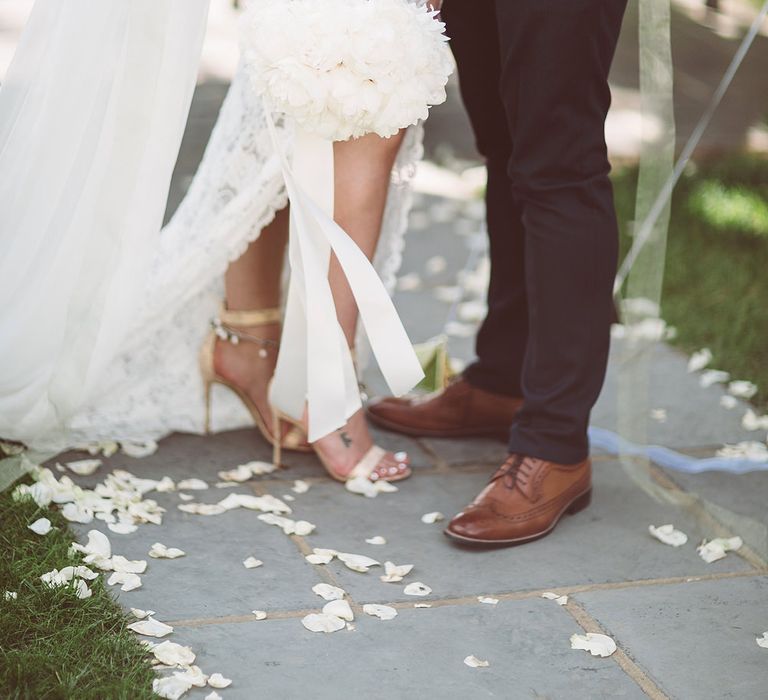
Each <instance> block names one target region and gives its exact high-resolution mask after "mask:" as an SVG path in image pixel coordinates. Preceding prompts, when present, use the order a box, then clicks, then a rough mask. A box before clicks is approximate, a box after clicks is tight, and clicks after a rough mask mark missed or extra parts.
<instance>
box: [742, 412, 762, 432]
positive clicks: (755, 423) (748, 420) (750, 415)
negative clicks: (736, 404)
mask: <svg viewBox="0 0 768 700" xmlns="http://www.w3.org/2000/svg"><path fill="white" fill-rule="evenodd" d="M741 427H742V428H744V430H750V431H752V430H768V415H765V416H758V415H757V413H755V412H754V411H753V410H752V409H751V408H750V409H749V410H748V411H747V412H746V413H745V414H744V417H743V418H742V419H741Z"/></svg>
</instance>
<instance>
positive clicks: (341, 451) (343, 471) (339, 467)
mask: <svg viewBox="0 0 768 700" xmlns="http://www.w3.org/2000/svg"><path fill="white" fill-rule="evenodd" d="M312 447H313V448H314V449H315V452H316V453H317V455H318V457H319V458H320V460H321V461H322V462H323V464H324V466H325V468H326V469H327V470H328V472H329V473H330V474H331V476H333V477H334V478H336V479H339V480H340V481H346V480H347V479H349V478H350V476H351V475H352V472H353V471H356V468H357V467H361V466H363V463H364V462H366V461H367V460H369V459H375V460H376V461H375V462H374V464H372V465H367V466H370V467H371V468H372V469H373V470H372V471H370V476H369V477H368V478H369V479H371V480H372V481H377V480H379V479H383V480H385V481H401V480H402V479H407V478H408V477H409V476H411V473H412V472H411V468H410V467H409V466H408V455H406V454H405V452H397V453H392V452H386V451H385V450H382V449H380V448H379V449H374V450H372V449H371V448H373V447H374V443H373V438H372V437H371V433H370V431H369V429H368V423H367V421H366V418H365V412H364V411H362V410H360V411H358V412H357V413H355V415H353V416H352V417H351V418H350V419H349V421H348V422H347V424H346V425H345V426H344V427H343V428H341V429H340V430H337V431H336V432H334V433H331V434H330V435H326V436H325V437H324V438H321V439H320V440H318V441H317V442H313V443H312ZM365 469H366V468H365V467H363V470H365Z"/></svg>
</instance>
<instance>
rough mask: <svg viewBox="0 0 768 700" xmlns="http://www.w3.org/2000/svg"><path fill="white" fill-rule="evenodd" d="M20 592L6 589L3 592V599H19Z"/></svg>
mask: <svg viewBox="0 0 768 700" xmlns="http://www.w3.org/2000/svg"><path fill="white" fill-rule="evenodd" d="M18 598H19V594H18V593H17V592H16V591H6V592H5V593H3V600H18Z"/></svg>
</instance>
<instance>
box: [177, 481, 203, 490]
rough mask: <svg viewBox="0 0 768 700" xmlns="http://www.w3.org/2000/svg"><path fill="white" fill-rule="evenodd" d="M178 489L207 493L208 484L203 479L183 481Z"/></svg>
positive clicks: (178, 485)
mask: <svg viewBox="0 0 768 700" xmlns="http://www.w3.org/2000/svg"><path fill="white" fill-rule="evenodd" d="M176 488H177V489H178V490H179V491H206V490H207V489H208V484H207V483H206V482H205V481H203V480H202V479H182V480H181V481H180V482H179V483H178V484H176Z"/></svg>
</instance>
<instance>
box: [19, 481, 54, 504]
mask: <svg viewBox="0 0 768 700" xmlns="http://www.w3.org/2000/svg"><path fill="white" fill-rule="evenodd" d="M22 486H23V487H26V493H27V494H28V495H29V496H30V497H31V498H32V500H33V501H34V502H35V503H36V504H37V505H38V506H39V507H40V508H46V507H47V506H49V505H50V504H51V501H52V500H53V489H51V487H50V486H48V485H47V484H41V483H40V482H38V483H36V484H32V486H27V485H26V484H20V485H19V486H18V488H17V491H18V489H21V488H22ZM19 493H21V491H19ZM15 494H16V491H14V495H15Z"/></svg>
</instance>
